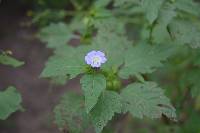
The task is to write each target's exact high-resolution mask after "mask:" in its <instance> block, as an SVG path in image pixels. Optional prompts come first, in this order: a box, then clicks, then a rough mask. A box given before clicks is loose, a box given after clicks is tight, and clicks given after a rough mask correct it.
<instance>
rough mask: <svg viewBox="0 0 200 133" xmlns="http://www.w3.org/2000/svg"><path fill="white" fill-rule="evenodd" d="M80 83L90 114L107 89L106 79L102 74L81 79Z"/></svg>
mask: <svg viewBox="0 0 200 133" xmlns="http://www.w3.org/2000/svg"><path fill="white" fill-rule="evenodd" d="M80 83H81V88H82V90H83V91H84V95H85V107H86V111H87V113H89V112H90V110H91V109H92V108H93V107H94V106H95V104H96V103H97V101H98V98H99V96H100V95H101V93H102V92H103V91H104V90H105V89H106V79H105V77H104V76H103V75H102V74H93V75H92V74H90V75H89V74H87V75H84V76H83V77H82V78H81V81H80Z"/></svg>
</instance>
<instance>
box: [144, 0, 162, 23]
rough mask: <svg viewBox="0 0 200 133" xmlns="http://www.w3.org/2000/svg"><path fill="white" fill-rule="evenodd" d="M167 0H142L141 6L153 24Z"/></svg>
mask: <svg viewBox="0 0 200 133" xmlns="http://www.w3.org/2000/svg"><path fill="white" fill-rule="evenodd" d="M164 1H165V0H141V3H140V4H141V7H142V9H143V10H144V12H145V14H146V18H147V20H148V21H149V23H150V24H152V23H153V22H154V21H155V20H156V19H157V17H158V14H159V10H160V8H161V6H162V4H163V3H164Z"/></svg>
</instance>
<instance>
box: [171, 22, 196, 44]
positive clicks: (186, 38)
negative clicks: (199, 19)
mask: <svg viewBox="0 0 200 133" xmlns="http://www.w3.org/2000/svg"><path fill="white" fill-rule="evenodd" d="M170 32H171V35H172V36H173V38H174V41H176V43H178V44H181V45H183V44H188V45H190V46H191V47H192V48H198V47H200V38H199V36H200V28H199V27H198V26H197V25H195V24H193V23H191V22H189V21H184V20H176V21H173V23H171V24H170Z"/></svg>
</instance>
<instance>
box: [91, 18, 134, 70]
mask: <svg viewBox="0 0 200 133" xmlns="http://www.w3.org/2000/svg"><path fill="white" fill-rule="evenodd" d="M117 22H119V21H118V20H117V19H114V18H112V19H109V20H107V21H99V22H98V23H97V24H96V27H97V28H98V29H99V30H98V33H97V36H96V37H95V38H94V39H93V42H92V48H93V49H96V50H100V51H103V52H104V53H105V54H106V57H107V60H108V61H107V62H106V63H105V64H104V65H103V66H102V67H103V68H105V69H109V68H111V67H119V66H120V65H122V63H123V60H124V56H123V54H124V52H125V49H126V48H128V47H130V46H131V42H130V41H128V39H127V38H126V37H125V30H124V24H123V23H120V22H119V23H117Z"/></svg>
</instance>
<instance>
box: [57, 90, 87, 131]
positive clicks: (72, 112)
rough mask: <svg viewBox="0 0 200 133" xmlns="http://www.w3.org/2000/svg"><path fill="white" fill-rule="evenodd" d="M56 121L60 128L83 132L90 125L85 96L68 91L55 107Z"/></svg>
mask: <svg viewBox="0 0 200 133" xmlns="http://www.w3.org/2000/svg"><path fill="white" fill-rule="evenodd" d="M54 114H55V123H56V124H57V126H58V127H59V129H60V130H62V131H63V130H66V129H67V130H68V131H69V132H72V133H82V132H83V130H85V129H86V128H87V127H88V126H89V117H88V115H87V114H86V112H85V108H84V98H83V96H81V95H79V94H77V93H75V92H68V93H66V94H64V95H63V97H62V99H61V100H60V103H59V104H58V105H57V106H56V107H55V108H54Z"/></svg>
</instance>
